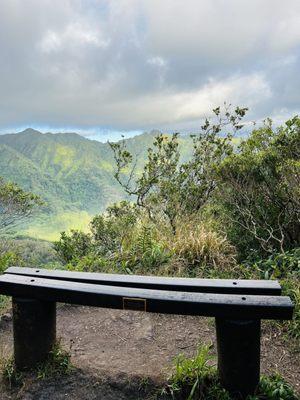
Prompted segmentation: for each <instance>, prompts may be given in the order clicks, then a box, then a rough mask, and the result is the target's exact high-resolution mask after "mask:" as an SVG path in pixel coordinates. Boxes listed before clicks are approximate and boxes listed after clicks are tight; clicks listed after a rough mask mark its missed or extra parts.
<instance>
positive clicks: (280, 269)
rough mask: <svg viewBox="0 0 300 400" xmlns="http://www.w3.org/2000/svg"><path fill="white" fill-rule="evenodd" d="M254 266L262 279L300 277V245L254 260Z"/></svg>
mask: <svg viewBox="0 0 300 400" xmlns="http://www.w3.org/2000/svg"><path fill="white" fill-rule="evenodd" d="M253 267H254V268H255V269H256V270H257V271H258V272H259V273H260V276H261V278H262V279H270V278H275V279H284V278H287V277H289V278H293V277H295V279H296V278H297V277H300V247H297V248H295V249H293V250H290V251H286V252H285V253H275V254H272V255H271V256H270V257H268V258H267V259H262V260H258V261H256V262H254V264H253Z"/></svg>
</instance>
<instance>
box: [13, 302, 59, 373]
mask: <svg viewBox="0 0 300 400" xmlns="http://www.w3.org/2000/svg"><path fill="white" fill-rule="evenodd" d="M13 328H14V355H15V365H16V368H17V369H18V370H29V369H32V368H34V367H36V366H37V365H38V364H39V363H40V362H42V361H44V360H45V359H46V358H47V356H48V354H49V352H50V351H51V350H52V347H53V345H54V344H55V340H56V303H54V302H48V301H40V300H35V299H23V298H13Z"/></svg>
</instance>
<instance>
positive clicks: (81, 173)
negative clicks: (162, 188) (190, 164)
mask: <svg viewBox="0 0 300 400" xmlns="http://www.w3.org/2000/svg"><path fill="white" fill-rule="evenodd" d="M157 133H158V131H152V132H150V133H147V132H144V133H143V134H141V135H137V136H135V137H133V138H129V139H125V142H126V145H127V147H128V150H129V151H130V152H132V153H133V154H136V155H138V164H137V168H138V169H139V170H141V168H142V166H143V163H144V162H145V160H146V157H147V150H148V148H149V147H150V146H151V145H152V143H153V140H154V137H155V135H156V134H157ZM180 146H181V150H182V153H183V155H184V157H188V154H189V153H190V150H191V146H190V145H189V142H188V141H187V140H186V139H185V138H183V139H181V144H180ZM114 170H115V165H114V159H113V152H112V150H111V148H110V145H109V143H102V142H98V141H95V140H91V139H88V138H85V137H83V136H81V135H79V134H77V133H75V132H69V133H50V132H48V133H41V132H39V131H37V130H34V129H32V128H28V129H25V130H24V131H22V132H19V133H9V134H2V135H0V176H3V178H4V179H6V180H8V181H13V182H15V183H17V184H18V185H19V186H20V187H21V188H22V189H24V190H28V191H31V192H33V193H35V194H37V195H39V196H40V197H41V198H42V199H43V200H44V201H45V202H46V204H47V205H46V207H44V209H43V213H42V214H41V215H40V216H39V217H38V218H37V220H40V221H42V222H43V221H44V220H45V219H46V220H47V221H48V222H47V223H48V224H49V223H52V222H51V221H52V220H53V218H55V217H56V216H58V215H60V216H62V215H64V214H66V213H67V214H68V213H71V214H72V215H73V214H74V218H76V213H77V212H78V213H79V214H80V213H87V215H90V216H92V215H95V214H97V213H100V212H102V211H104V210H105V208H106V207H107V206H108V205H110V204H111V203H113V202H118V201H120V200H123V199H126V198H128V195H126V193H125V191H124V190H123V188H122V187H121V186H120V185H119V183H118V182H117V181H116V180H115V178H114ZM72 218H73V217H72ZM85 218H87V217H86V216H85ZM49 221H50V222H49ZM60 229H61V228H60Z"/></svg>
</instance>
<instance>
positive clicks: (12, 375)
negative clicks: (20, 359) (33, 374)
mask: <svg viewBox="0 0 300 400" xmlns="http://www.w3.org/2000/svg"><path fill="white" fill-rule="evenodd" d="M0 371H1V373H2V378H3V381H4V382H5V383H7V384H8V385H9V388H10V389H11V388H13V387H15V386H19V385H21V384H22V382H23V374H22V373H21V372H19V371H17V370H16V368H15V362H14V359H13V358H7V359H6V358H2V357H1V358H0Z"/></svg>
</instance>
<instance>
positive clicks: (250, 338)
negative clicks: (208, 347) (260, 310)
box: [216, 318, 260, 399]
mask: <svg viewBox="0 0 300 400" xmlns="http://www.w3.org/2000/svg"><path fill="white" fill-rule="evenodd" d="M216 330H217V346H218V373H219V377H220V381H221V384H222V386H223V387H224V388H225V389H227V390H228V391H229V392H230V393H231V394H233V395H234V396H235V397H236V398H240V399H244V398H246V397H247V395H253V394H254V392H255V389H256V387H257V385H258V383H259V375H260V320H251V321H248V320H229V319H223V318H216Z"/></svg>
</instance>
